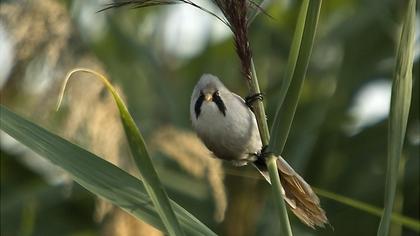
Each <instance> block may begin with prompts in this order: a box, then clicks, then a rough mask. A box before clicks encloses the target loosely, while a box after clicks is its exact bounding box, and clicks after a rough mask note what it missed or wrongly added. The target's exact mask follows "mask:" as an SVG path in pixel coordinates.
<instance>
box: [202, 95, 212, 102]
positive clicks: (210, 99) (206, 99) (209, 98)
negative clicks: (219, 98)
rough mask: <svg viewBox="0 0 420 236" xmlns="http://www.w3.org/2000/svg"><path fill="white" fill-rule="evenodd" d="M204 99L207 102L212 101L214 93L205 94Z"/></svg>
mask: <svg viewBox="0 0 420 236" xmlns="http://www.w3.org/2000/svg"><path fill="white" fill-rule="evenodd" d="M204 100H205V101H206V102H210V101H212V100H213V95H212V94H209V93H206V94H204Z"/></svg>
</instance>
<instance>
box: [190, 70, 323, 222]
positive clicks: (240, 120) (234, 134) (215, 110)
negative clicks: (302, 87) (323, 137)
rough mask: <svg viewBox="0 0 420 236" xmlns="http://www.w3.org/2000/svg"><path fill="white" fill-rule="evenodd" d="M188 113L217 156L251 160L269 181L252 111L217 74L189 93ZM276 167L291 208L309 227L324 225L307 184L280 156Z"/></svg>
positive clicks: (203, 78) (204, 77)
mask: <svg viewBox="0 0 420 236" xmlns="http://www.w3.org/2000/svg"><path fill="white" fill-rule="evenodd" d="M190 115H191V120H192V126H193V128H194V130H195V131H196V133H197V135H198V137H199V138H200V139H201V140H202V141H203V143H204V144H205V145H206V147H207V148H208V149H209V150H210V151H212V152H213V154H214V155H215V156H216V157H217V158H220V159H223V160H227V161H230V162H232V163H233V164H234V165H235V166H242V165H246V164H248V163H251V164H253V166H255V167H256V168H257V170H258V171H259V172H260V173H261V174H262V175H263V176H264V178H265V179H266V180H267V181H268V182H270V178H269V174H268V170H267V166H266V164H265V161H264V158H263V157H262V155H261V152H262V142H261V137H260V134H259V131H258V125H257V120H256V118H255V115H254V113H253V112H252V111H251V109H250V108H249V107H248V105H247V104H246V103H245V101H244V100H243V99H242V98H241V97H240V96H238V95H237V94H235V93H232V92H231V91H229V90H228V89H227V88H226V87H225V86H224V85H223V83H222V82H221V81H220V80H219V79H218V78H217V77H216V76H213V75H210V74H204V75H202V76H201V78H200V80H199V81H198V83H197V84H196V86H195V88H194V91H193V93H192V96H191V103H190ZM277 166H278V173H279V175H280V181H281V184H282V187H283V195H284V199H285V201H286V202H287V204H288V206H289V207H290V209H291V211H292V212H293V213H294V214H295V215H296V216H297V217H298V218H299V219H300V220H301V221H302V222H303V223H305V224H306V225H308V226H309V227H311V228H315V227H316V226H318V227H323V226H324V225H325V224H327V223H328V219H327V217H326V215H325V211H324V210H323V209H322V208H321V206H320V201H319V198H318V197H317V195H316V194H315V193H314V191H313V190H312V188H311V187H310V186H309V184H307V183H306V182H305V180H303V178H302V177H300V176H299V174H298V173H296V172H295V171H294V170H293V168H292V167H290V165H289V164H288V163H287V162H286V161H285V160H284V159H283V158H282V157H280V156H279V157H278V158H277Z"/></svg>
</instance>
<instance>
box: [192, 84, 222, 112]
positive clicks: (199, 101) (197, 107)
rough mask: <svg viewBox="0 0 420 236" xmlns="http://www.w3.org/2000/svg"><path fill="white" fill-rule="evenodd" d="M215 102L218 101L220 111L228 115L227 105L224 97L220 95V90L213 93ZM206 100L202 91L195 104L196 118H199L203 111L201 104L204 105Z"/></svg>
mask: <svg viewBox="0 0 420 236" xmlns="http://www.w3.org/2000/svg"><path fill="white" fill-rule="evenodd" d="M212 97H213V102H214V103H216V106H217V108H218V109H219V111H220V112H221V113H222V114H223V115H224V116H226V106H225V103H224V102H223V100H222V98H221V97H220V95H219V91H216V92H214V93H213V96H212ZM203 102H204V94H203V93H202V92H201V94H200V96H199V97H198V99H197V101H196V102H195V105H194V111H195V118H196V119H198V117H199V116H200V113H201V105H203Z"/></svg>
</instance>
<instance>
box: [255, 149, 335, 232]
mask: <svg viewBox="0 0 420 236" xmlns="http://www.w3.org/2000/svg"><path fill="white" fill-rule="evenodd" d="M254 166H255V167H257V169H258V170H259V171H260V173H261V174H262V175H263V176H264V177H265V179H266V180H267V181H268V182H270V181H269V177H268V176H269V175H268V171H267V166H266V165H265V162H264V160H261V159H259V160H257V161H256V162H254ZM277 167H278V170H279V175H280V182H281V185H282V187H283V189H284V198H285V201H286V202H287V204H288V205H289V207H290V210H291V211H292V212H293V213H294V214H295V215H296V216H297V217H298V218H299V219H300V220H301V221H302V222H303V223H305V224H306V225H308V226H309V227H311V228H315V227H324V225H325V224H327V223H328V219H327V216H326V214H325V211H324V210H323V209H322V208H321V205H320V201H319V198H318V196H317V195H316V194H315V193H314V191H313V190H312V188H311V186H309V184H308V183H306V181H305V180H304V179H303V178H302V177H300V175H299V174H298V173H296V171H294V170H293V168H292V167H290V165H289V164H288V163H287V162H286V161H285V160H284V159H283V158H281V157H279V158H278V159H277Z"/></svg>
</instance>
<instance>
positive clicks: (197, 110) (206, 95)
mask: <svg viewBox="0 0 420 236" xmlns="http://www.w3.org/2000/svg"><path fill="white" fill-rule="evenodd" d="M224 95H229V96H231V92H230V91H229V90H228V89H227V88H226V87H225V86H224V85H223V83H222V82H221V81H220V80H219V78H217V77H216V76H214V75H211V74H204V75H202V76H201V78H200V80H199V81H198V83H197V85H196V86H195V87H194V91H193V94H192V96H191V104H190V110H191V113H194V114H191V118H192V119H193V118H194V117H195V119H198V118H199V116H200V115H201V111H202V109H201V108H202V105H203V103H204V102H211V103H213V105H215V106H216V107H217V109H218V110H219V112H220V114H222V115H223V116H226V104H225V102H224V101H223V99H222V98H221V97H222V96H224Z"/></svg>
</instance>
